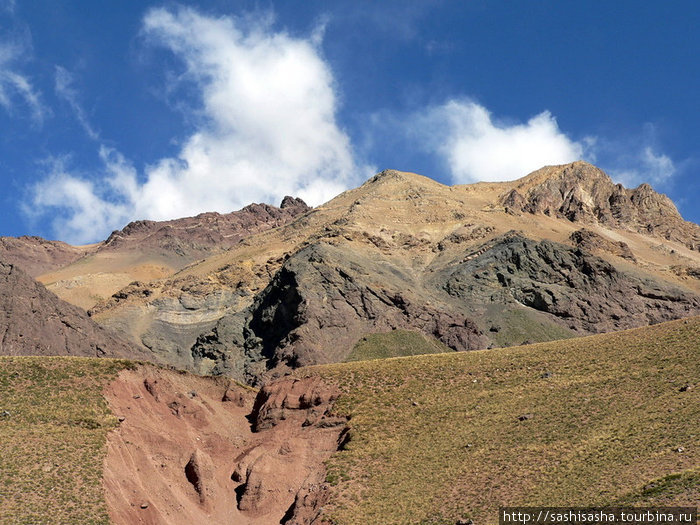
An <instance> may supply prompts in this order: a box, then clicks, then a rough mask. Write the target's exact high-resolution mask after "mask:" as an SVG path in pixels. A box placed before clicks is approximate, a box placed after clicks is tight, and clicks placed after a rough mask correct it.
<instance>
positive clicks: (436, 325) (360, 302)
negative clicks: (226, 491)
mask: <svg viewBox="0 0 700 525" xmlns="http://www.w3.org/2000/svg"><path fill="white" fill-rule="evenodd" d="M436 292H437V293H432V291H431V290H428V289H425V288H424V287H423V286H422V284H421V283H420V281H419V280H417V279H416V278H414V277H413V276H412V275H411V274H409V273H408V272H407V271H405V270H402V269H400V268H399V267H397V266H396V265H394V264H392V263H391V262H390V261H389V260H385V259H381V258H372V257H370V256H366V255H360V254H358V253H356V252H353V251H352V250H351V249H348V248H343V247H337V246H331V245H329V244H325V243H319V244H315V245H311V246H308V247H306V248H304V249H302V250H301V251H299V252H297V253H296V254H295V255H293V256H292V257H290V258H289V259H288V260H287V261H286V262H285V264H284V265H283V266H282V268H281V269H280V270H279V271H278V272H277V274H276V275H275V276H274V277H273V279H272V280H271V282H270V284H269V285H268V286H267V287H266V288H265V290H263V291H262V292H261V293H260V294H259V295H258V296H257V297H256V299H255V301H254V302H253V304H252V306H251V307H250V308H249V309H247V310H246V311H244V312H240V313H237V314H234V315H228V316H224V317H223V318H222V319H221V320H219V321H218V322H217V324H216V326H215V327H214V329H213V330H212V331H211V332H210V333H208V334H206V335H203V336H202V337H200V338H199V339H198V341H197V343H196V344H195V345H194V346H193V347H192V355H193V358H194V361H195V366H196V367H197V366H198V367H199V369H200V370H209V371H212V372H214V373H226V374H229V375H232V376H233V377H238V378H240V379H242V380H245V381H248V382H251V383H256V382H257V381H258V380H259V378H260V377H261V376H262V375H264V374H265V373H266V371H268V370H272V372H273V373H272V375H278V374H279V373H282V372H284V371H285V370H288V369H289V368H297V367H299V366H305V365H311V364H317V363H331V362H338V361H342V360H343V359H345V358H346V357H347V356H348V354H349V353H350V352H351V350H352V347H353V346H354V344H355V343H356V342H357V340H358V339H359V338H360V337H361V336H362V335H363V334H365V333H367V332H376V331H388V330H392V329H395V328H408V329H414V330H419V331H421V332H424V333H426V334H429V335H431V336H434V337H436V338H437V339H439V340H440V341H442V342H443V343H445V344H446V345H448V346H449V347H451V348H453V349H455V350H469V349H474V348H482V347H484V346H485V345H486V344H487V342H488V340H487V339H486V338H485V337H484V336H483V334H482V333H481V331H480V330H479V328H478V326H477V325H476V323H474V322H473V321H472V320H471V319H470V318H469V317H468V316H467V315H465V313H463V312H462V311H459V310H457V309H455V308H454V307H452V306H451V305H449V304H447V303H444V302H442V301H441V299H440V297H441V296H443V297H444V298H446V299H449V296H447V295H446V294H444V292H440V291H436Z"/></svg>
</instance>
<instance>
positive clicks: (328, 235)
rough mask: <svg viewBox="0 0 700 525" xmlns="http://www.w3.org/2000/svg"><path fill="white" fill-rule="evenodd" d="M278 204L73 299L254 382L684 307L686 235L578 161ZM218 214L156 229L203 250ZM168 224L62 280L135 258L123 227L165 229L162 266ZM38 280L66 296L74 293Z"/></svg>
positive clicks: (568, 333) (101, 316)
mask: <svg viewBox="0 0 700 525" xmlns="http://www.w3.org/2000/svg"><path fill="white" fill-rule="evenodd" d="M285 200H286V204H285V206H284V207H280V208H279V209H278V210H277V211H276V212H274V213H273V212H271V211H269V210H268V209H267V208H265V206H264V205H252V207H247V208H244V210H247V211H248V212H250V211H255V210H258V211H259V213H260V214H262V215H254V216H253V217H258V218H259V217H260V216H265V217H267V216H269V215H275V214H277V215H276V216H277V217H281V220H280V221H279V224H278V223H277V222H274V221H275V220H276V219H275V218H274V217H273V220H272V221H262V222H261V224H262V226H261V228H262V231H255V230H256V228H257V227H258V226H257V224H258V223H255V221H253V228H251V229H249V230H243V229H239V230H238V233H239V235H240V237H239V238H238V240H237V241H236V242H235V243H234V244H233V245H232V246H230V247H227V248H226V249H225V250H219V251H218V252H217V253H214V254H211V255H209V256H207V257H205V258H203V259H199V260H195V261H192V262H190V263H188V264H186V265H183V266H181V267H180V268H179V269H178V270H176V271H173V270H172V269H171V270H169V271H168V272H164V273H162V274H154V275H151V276H149V275H148V274H145V276H144V277H143V278H141V277H138V278H137V279H131V281H129V282H128V283H124V284H123V285H122V286H119V287H118V288H117V287H116V283H115V284H114V285H112V288H117V290H118V291H115V292H112V294H111V296H109V295H108V296H106V297H104V295H103V297H104V298H103V299H102V300H100V301H97V302H96V304H94V303H93V305H86V307H88V308H90V309H89V313H90V315H91V316H92V319H94V320H95V321H97V322H99V323H101V324H103V325H104V326H107V327H109V328H111V329H113V330H114V331H116V332H119V333H121V334H123V335H124V336H126V337H127V338H129V339H130V340H131V341H133V343H134V344H136V345H138V346H139V347H140V348H141V349H142V350H143V351H145V352H150V353H151V354H152V355H153V356H154V359H156V360H159V361H161V362H168V363H170V364H172V365H174V366H177V367H180V368H185V369H189V370H193V371H195V372H197V373H202V374H212V373H213V374H226V375H229V376H231V377H234V378H236V379H237V380H239V381H245V382H248V383H251V384H259V383H260V382H262V381H264V380H266V379H267V378H269V377H275V376H278V375H280V374H284V373H287V372H288V371H289V370H291V369H294V368H296V367H298V366H304V365H310V364H316V363H330V362H335V361H342V360H344V359H346V358H347V357H348V356H349V355H350V354H351V353H352V351H353V347H354V345H355V344H356V343H357V342H358V341H359V340H360V339H361V338H363V337H364V336H365V335H367V334H371V333H382V332H387V331H393V330H415V331H418V332H420V333H421V334H423V335H424V336H425V337H429V338H434V339H437V340H438V341H439V342H440V343H441V344H443V345H446V347H449V348H450V349H451V350H452V351H454V350H458V351H463V350H472V349H477V348H488V347H494V346H509V345H517V344H522V343H527V342H533V341H545V340H550V339H554V338H565V337H574V336H580V335H586V334H591V333H598V332H601V331H610V330H617V329H621V328H630V327H634V326H642V325H645V324H649V323H657V322H661V321H664V320H669V319H675V318H678V317H683V316H688V315H692V314H694V313H700V278H697V277H696V276H700V271H696V269H698V268H700V254H698V250H697V249H695V248H697V246H694V245H693V242H692V239H693V238H694V237H693V236H694V235H697V234H698V232H700V227H699V226H697V225H694V224H692V223H688V222H686V221H683V219H682V217H680V215H679V214H678V212H677V210H676V208H675V207H674V206H673V204H672V203H670V201H669V200H668V198H667V197H665V196H662V195H660V194H657V193H656V192H654V191H653V190H652V189H651V188H650V187H649V186H645V185H641V186H640V187H638V188H636V189H634V190H626V189H624V188H623V187H622V186H621V185H615V184H614V183H613V182H612V180H611V179H610V178H609V177H608V176H607V174H605V173H604V172H603V171H602V170H599V169H598V168H596V167H595V166H592V165H590V164H587V163H584V162H576V163H572V164H567V165H561V166H549V167H545V168H542V169H541V170H538V171H536V172H533V173H531V174H529V175H527V176H526V177H524V178H522V179H519V180H516V181H512V182H500V183H478V184H473V185H461V186H460V185H457V186H445V185H443V184H440V183H439V182H436V181H434V180H432V179H429V178H427V177H424V176H422V175H418V174H415V173H407V172H400V171H397V170H384V171H382V172H380V173H378V174H377V175H375V176H374V177H372V178H370V179H369V180H367V181H366V182H365V183H364V184H363V185H361V186H359V187H358V188H354V189H351V190H348V191H345V192H343V193H341V194H340V195H338V196H337V197H336V198H334V199H332V200H331V201H329V202H327V203H325V204H323V205H321V206H318V207H316V208H313V209H309V208H308V207H306V206H305V204H303V202H300V201H297V200H294V199H291V198H289V199H285ZM669 203H670V204H669ZM649 206H651V207H652V211H651V212H649V211H647V210H646V207H649ZM290 208H291V209H290ZM657 209H662V210H664V213H657V212H656V211H655V210H657ZM285 210H289V211H294V214H293V216H291V215H292V214H291V213H287V212H286V211H285ZM242 211H243V210H242ZM273 211H274V210H273ZM246 213H247V212H246ZM220 217H221V216H220V215H218V214H201V215H200V216H198V218H194V219H196V220H195V221H194V222H190V223H186V222H185V223H183V222H179V223H178V222H177V221H179V220H176V221H172V223H174V224H179V225H183V224H189V227H191V229H192V231H193V233H192V235H191V236H190V237H189V239H200V238H202V239H209V240H211V239H212V238H213V237H214V236H215V235H220V234H221V232H222V231H223V230H222V228H221V227H219V229H218V230H215V231H214V233H212V232H211V231H210V230H209V229H208V228H209V225H211V224H214V225H216V224H217V221H218V220H220ZM651 218H653V219H655V221H656V222H654V223H652V222H650V219H651ZM238 222H239V223H242V222H245V221H243V220H239V221H238ZM172 223H171V224H161V223H157V224H155V223H147V222H135V223H131V224H130V225H129V226H127V227H126V228H125V229H124V230H121V232H122V233H119V232H116V233H115V234H113V236H112V237H111V239H112V240H111V241H110V244H111V245H115V248H114V251H109V250H105V251H103V253H102V255H101V257H103V259H99V258H97V259H95V260H94V261H87V262H84V263H81V264H69V265H68V266H66V267H65V268H64V269H63V270H60V271H63V272H83V273H82V274H81V273H77V275H75V274H74V276H73V279H75V280H79V279H83V278H84V279H85V282H86V283H87V284H79V285H78V286H77V288H79V289H82V290H91V286H93V285H92V284H90V283H91V282H93V281H94V282H95V283H97V284H98V285H99V284H100V283H103V282H105V281H106V280H107V279H108V277H109V276H110V275H114V271H115V270H114V268H112V270H109V271H111V272H112V273H107V274H102V273H99V272H100V271H104V270H102V269H101V268H104V267H103V266H100V264H104V261H108V262H109V264H112V265H114V267H115V268H119V264H122V265H124V264H126V263H125V262H124V261H127V262H129V264H135V263H134V262H133V260H130V259H128V257H138V256H139V254H138V253H137V252H138V250H132V249H123V250H122V251H119V249H117V248H119V246H118V245H119V244H120V243H121V242H122V241H121V240H120V239H121V238H122V237H123V235H124V231H126V235H127V236H128V235H131V236H133V238H134V239H137V241H138V240H139V239H141V240H143V239H146V240H147V239H151V240H153V236H152V235H153V233H154V231H155V232H156V233H157V232H165V233H163V234H162V235H161V236H160V237H158V236H156V237H155V238H156V241H155V244H151V245H150V248H149V249H151V250H152V251H153V250H170V253H171V255H170V256H172V257H180V256H179V255H177V253H176V252H177V248H178V247H179V246H180V245H177V244H172V245H171V244H168V242H169V241H168V240H169V239H170V237H169V236H170V235H171V234H172V231H173V230H172V228H169V226H171V225H172ZM200 230H201V231H200ZM144 232H145V233H144ZM669 233H670V234H669ZM163 239H165V240H166V241H168V242H166V243H165V244H162V243H161V244H159V242H160V240H163ZM689 240H691V242H690V243H688V241H689ZM143 242H147V241H145V240H144V241H143ZM137 245H138V244H137ZM122 246H124V245H123V244H122ZM154 247H155V248H154ZM107 252H109V255H110V259H104V257H105V253H107ZM134 254H135V255H134ZM173 254H174V255H173ZM119 257H122V259H119ZM120 261H121V262H120ZM98 263H99V264H98ZM86 268H87V269H86ZM141 268H143V265H142V266H141ZM98 270H99V271H98ZM95 271H97V273H92V274H90V273H88V272H95ZM59 273H60V272H59ZM129 275H131V276H134V275H135V274H134V273H133V272H132V273H131V274H129ZM40 279H41V280H46V276H41V277H40ZM90 279H92V280H93V281H90ZM80 286H82V288H80ZM49 288H50V289H51V290H53V291H55V292H57V293H58V294H59V295H62V296H64V297H66V298H71V297H74V293H75V289H76V286H74V285H73V284H72V281H71V280H70V279H69V280H63V281H62V280H58V281H53V282H50V283H49ZM106 289H107V288H104V289H103V290H106ZM443 348H444V347H443Z"/></svg>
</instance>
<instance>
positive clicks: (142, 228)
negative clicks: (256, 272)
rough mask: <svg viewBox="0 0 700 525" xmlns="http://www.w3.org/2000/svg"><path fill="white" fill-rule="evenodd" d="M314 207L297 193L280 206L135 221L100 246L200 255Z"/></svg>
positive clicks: (191, 255)
mask: <svg viewBox="0 0 700 525" xmlns="http://www.w3.org/2000/svg"><path fill="white" fill-rule="evenodd" d="M310 209H311V208H310V207H309V206H307V205H306V203H305V202H304V201H303V200H301V199H299V198H294V197H289V196H287V197H285V198H284V199H283V201H282V204H281V205H280V207H279V208H278V207H276V206H271V205H269V204H257V203H254V204H249V205H248V206H246V207H245V208H243V209H241V210H238V211H234V212H231V213H225V214H221V213H216V212H207V213H200V214H199V215H197V216H194V217H184V218H182V219H173V220H169V221H148V220H141V221H134V222H130V223H129V224H127V225H126V226H125V227H124V228H123V229H121V230H116V231H114V232H112V234H111V235H110V236H109V238H108V239H107V240H106V241H105V242H104V243H103V244H102V245H101V246H100V248H99V250H115V249H130V250H139V251H141V252H144V251H146V252H148V251H151V250H160V251H162V250H166V251H170V252H175V253H177V254H178V255H180V256H181V257H183V258H185V259H192V258H198V257H202V256H205V255H208V254H210V253H214V252H216V251H218V250H221V249H226V248H229V247H231V246H233V245H235V244H236V243H237V242H239V241H240V240H241V239H243V238H244V237H246V236H248V235H251V234H254V233H258V232H261V231H265V230H268V229H270V228H276V227H278V226H281V225H282V224H285V223H287V222H289V221H290V220H292V219H293V218H294V217H296V216H298V215H301V214H303V213H306V212H307V211H309V210H310Z"/></svg>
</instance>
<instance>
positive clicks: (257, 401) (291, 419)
mask: <svg viewBox="0 0 700 525" xmlns="http://www.w3.org/2000/svg"><path fill="white" fill-rule="evenodd" d="M105 395H106V397H107V400H108V402H109V405H110V408H111V409H112V411H113V412H114V413H115V414H116V415H117V416H119V419H120V421H121V422H120V426H119V428H118V429H117V430H115V431H113V432H112V433H110V434H109V436H108V443H107V456H106V459H105V468H104V484H105V488H106V497H107V504H108V508H109V512H110V517H111V519H112V521H113V523H115V525H119V524H124V525H127V524H128V525H132V524H138V523H142V524H163V525H165V524H168V525H177V524H183V525H190V524H192V523H210V524H213V525H215V524H229V523H237V524H241V525H267V524H270V523H282V524H287V525H302V524H305V525H310V524H312V523H315V522H316V520H317V518H318V516H319V514H320V512H321V510H322V509H321V507H322V506H323V504H324V503H325V502H326V500H327V498H328V486H327V485H326V483H325V468H324V466H323V462H324V461H325V460H326V459H328V457H330V455H331V454H332V453H333V452H335V451H336V450H338V448H339V447H340V446H341V443H342V442H343V438H344V436H345V432H346V419H345V418H340V417H335V416H332V415H331V408H332V405H333V402H334V400H335V399H336V398H337V396H338V391H337V390H336V389H335V388H334V387H330V386H328V385H325V384H324V383H322V382H321V380H320V379H318V378H306V379H293V378H286V379H283V380H281V381H277V382H274V383H271V384H269V385H267V386H265V387H264V388H263V389H262V390H261V391H260V392H259V393H258V394H257V395H256V394H255V392H254V391H252V390H251V389H248V388H245V387H241V386H238V385H236V384H234V383H232V382H230V381H229V380H225V379H223V378H220V379H218V380H217V379H212V378H197V377H194V376H190V375H184V374H178V373H176V372H172V371H168V370H163V369H158V368H155V367H151V366H143V367H140V368H138V369H136V370H132V371H124V372H122V373H121V374H120V376H119V378H118V379H117V380H116V381H114V382H113V383H112V384H111V385H110V386H109V388H108V390H107V392H106V393H105Z"/></svg>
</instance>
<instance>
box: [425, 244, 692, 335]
mask: <svg viewBox="0 0 700 525" xmlns="http://www.w3.org/2000/svg"><path fill="white" fill-rule="evenodd" d="M435 284H437V285H439V286H441V287H442V288H443V289H444V290H445V291H446V292H447V293H448V294H450V295H451V296H453V297H455V298H458V299H461V300H464V301H465V302H466V301H468V300H470V299H471V300H475V299H476V300H479V299H478V298H481V299H482V300H496V301H502V302H503V303H505V304H507V303H509V302H517V303H519V304H521V305H524V306H526V307H529V308H531V309H533V310H537V311H540V312H545V313H547V314H550V315H551V316H552V317H553V318H554V319H556V320H557V321H558V322H560V323H561V324H562V325H565V326H567V327H569V328H570V329H573V330H576V331H577V332H583V333H598V332H607V331H611V330H618V329H625V328H632V327H636V326H642V325H647V324H654V323H660V322H662V321H668V320H671V319H677V318H679V317H685V316H689V315H695V314H697V313H700V298H699V297H698V296H697V295H695V294H693V293H692V292H690V291H687V290H683V289H681V288H679V287H677V286H674V285H672V284H669V283H666V282H663V281H661V280H657V279H652V278H648V277H639V276H636V275H634V274H631V273H626V272H622V271H619V270H617V269H616V268H615V267H614V266H612V265H611V264H609V263H608V262H606V261H604V260H603V259H601V258H600V257H597V256H595V255H592V254H590V253H589V252H586V251H584V250H581V249H579V248H571V247H568V246H565V245H563V244H559V243H555V242H551V241H541V242H536V241H533V240H530V239H526V238H524V237H522V236H519V235H508V236H505V237H503V238H502V239H501V240H500V241H499V242H497V243H496V244H495V245H494V246H493V247H492V248H490V249H488V250H487V251H485V252H484V253H483V254H482V255H480V256H479V257H477V258H475V259H472V260H469V261H465V262H462V263H459V264H457V265H456V266H453V267H448V268H446V269H445V270H443V271H442V272H439V273H438V274H437V277H436V279H435ZM498 290H500V291H501V293H500V294H498V293H496V292H497V291H498Z"/></svg>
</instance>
